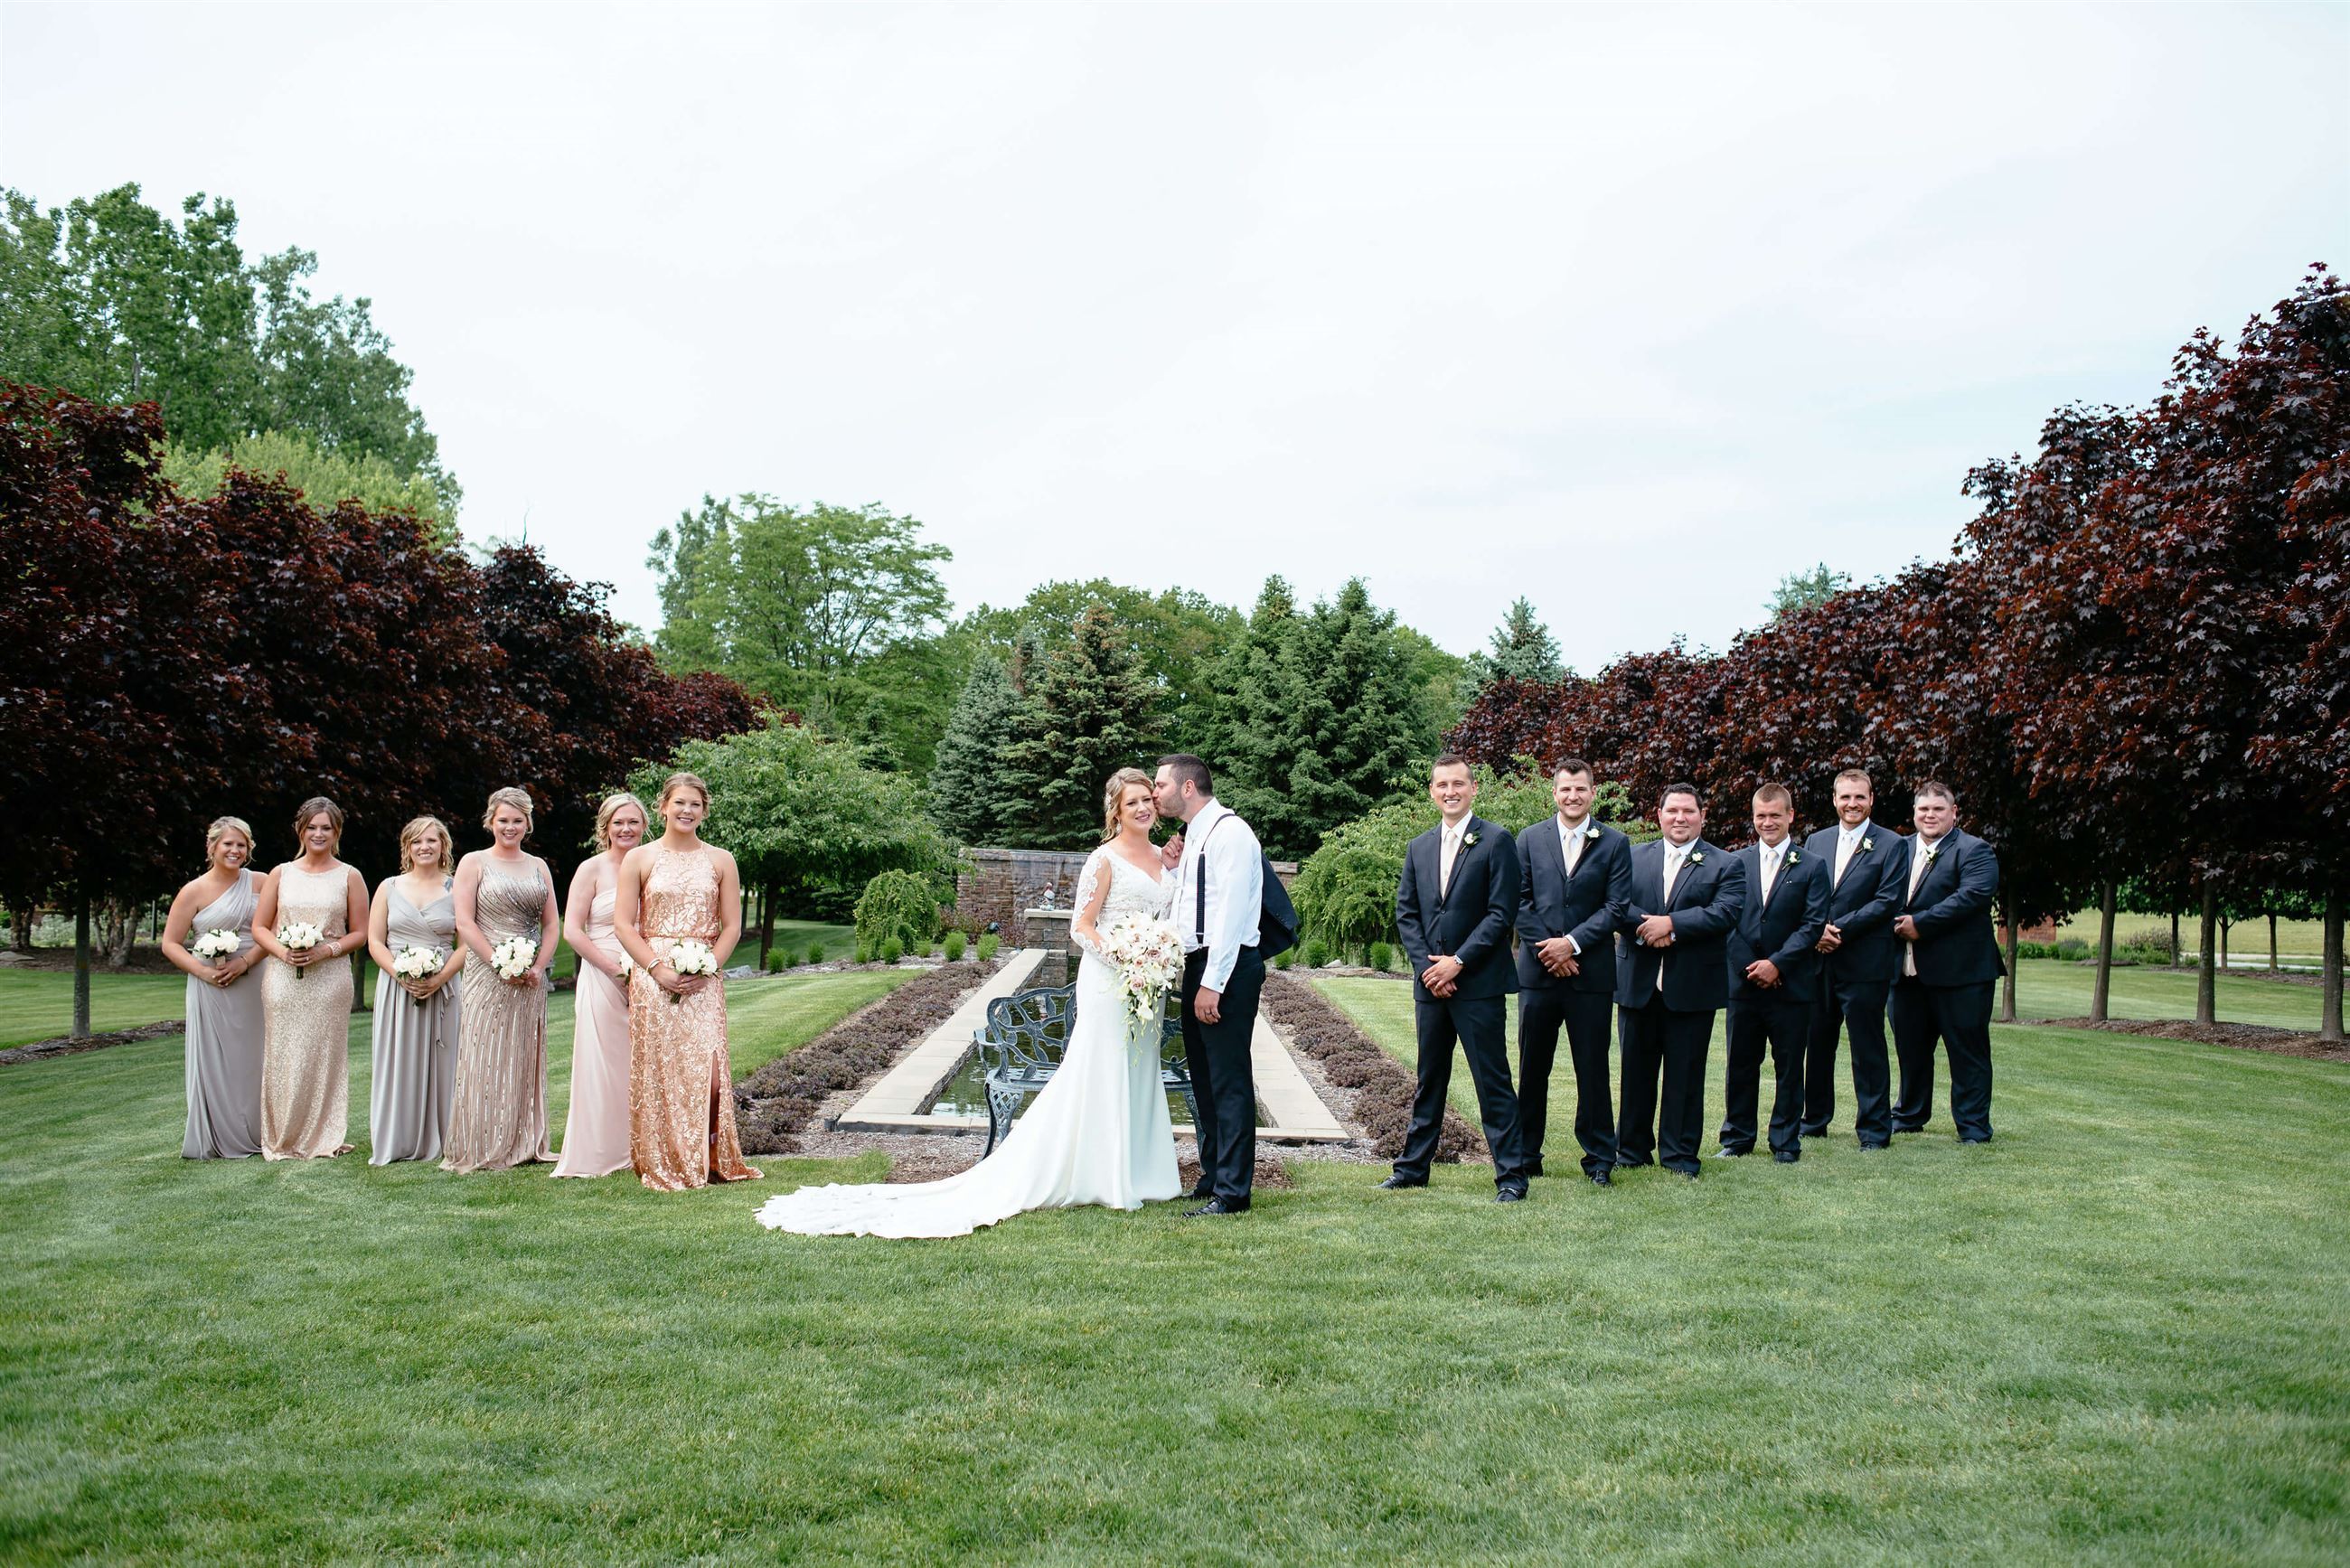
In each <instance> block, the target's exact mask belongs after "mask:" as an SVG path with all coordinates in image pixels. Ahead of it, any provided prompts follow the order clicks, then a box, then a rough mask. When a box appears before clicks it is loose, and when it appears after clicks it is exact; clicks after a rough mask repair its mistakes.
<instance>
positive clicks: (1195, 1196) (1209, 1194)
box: [1191, 1181, 1216, 1203]
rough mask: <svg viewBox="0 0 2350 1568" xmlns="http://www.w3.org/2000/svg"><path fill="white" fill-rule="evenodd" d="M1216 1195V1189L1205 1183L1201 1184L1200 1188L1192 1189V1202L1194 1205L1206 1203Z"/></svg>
mask: <svg viewBox="0 0 2350 1568" xmlns="http://www.w3.org/2000/svg"><path fill="white" fill-rule="evenodd" d="M1215 1195H1216V1189H1214V1188H1212V1187H1211V1186H1209V1185H1208V1184H1207V1183H1206V1182H1204V1181H1203V1182H1201V1183H1200V1185H1199V1186H1197V1187H1195V1188H1193V1189H1191V1201H1192V1202H1194V1203H1205V1202H1206V1201H1207V1200H1208V1199H1211V1198H1213V1197H1214V1196H1215Z"/></svg>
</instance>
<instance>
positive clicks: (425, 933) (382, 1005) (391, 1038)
mask: <svg viewBox="0 0 2350 1568" xmlns="http://www.w3.org/2000/svg"><path fill="white" fill-rule="evenodd" d="M383 929H384V937H385V940H386V943H387V945H388V946H390V949H391V950H392V951H393V953H395V954H397V953H398V952H399V951H400V949H402V948H431V949H432V950H435V951H437V952H438V953H440V954H441V956H442V961H444V962H446V961H452V960H453V959H454V958H455V956H456V952H457V898H456V895H455V894H454V893H453V892H452V891H451V890H450V885H449V884H448V883H447V882H445V881H444V882H442V885H441V896H440V897H439V898H435V899H433V900H432V902H431V903H429V904H427V905H425V907H424V908H422V909H418V908H417V907H416V906H415V905H414V904H411V903H410V902H409V900H408V891H407V889H406V888H402V887H401V886H400V881H399V879H398V878H394V879H393V881H392V884H391V886H390V888H389V889H388V890H387V891H386V892H385V894H384V910H383ZM464 983H465V977H464V975H463V974H462V973H461V974H459V975H458V977H457V978H456V979H455V980H452V981H449V982H448V983H447V984H446V985H443V986H442V988H441V989H440V990H438V991H436V992H433V993H432V995H431V996H429V997H427V998H426V999H425V1000H424V1001H422V1002H419V1001H417V1000H416V998H414V997H412V996H411V995H409V994H408V992H406V991H404V990H402V989H401V987H400V982H399V981H396V980H394V979H392V978H391V977H390V975H388V974H387V975H380V976H379V977H377V980H376V984H375V1044H374V1049H373V1052H372V1054H371V1055H370V1056H369V1061H370V1062H371V1063H372V1064H373V1066H374V1071H373V1073H372V1075H371V1078H370V1082H371V1084H372V1085H373V1086H372V1088H371V1089H370V1090H369V1100H368V1143H369V1149H368V1163H369V1165H390V1163H391V1162H392V1161H393V1160H395V1159H438V1158H441V1145H442V1141H443V1140H444V1139H446V1138H447V1137H448V1136H449V1102H450V1098H451V1096H452V1093H453V1091H454V1088H455V1082H456V1071H457V1028H458V1022H457V1021H458V1016H459V1009H458V1002H457V992H458V988H459V987H461V986H463V984H464Z"/></svg>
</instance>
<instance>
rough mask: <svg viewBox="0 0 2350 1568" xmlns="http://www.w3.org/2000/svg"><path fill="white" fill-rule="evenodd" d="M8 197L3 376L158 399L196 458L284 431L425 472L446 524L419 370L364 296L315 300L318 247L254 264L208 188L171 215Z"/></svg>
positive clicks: (2, 272)
mask: <svg viewBox="0 0 2350 1568" xmlns="http://www.w3.org/2000/svg"><path fill="white" fill-rule="evenodd" d="M0 201H5V218H0V379H9V380H15V381H20V382H28V383H35V384H39V385H44V386H51V387H57V388H62V389H70V390H72V391H75V392H77V393H78V394H80V395H82V396H84V397H88V398H91V399H93V400H99V401H102V402H115V403H124V404H129V403H136V402H140V401H143V400H151V401H153V402H155V403H156V404H157V405H158V406H159V409H160V411H161V417H162V424H163V429H164V431H165V433H166V434H168V435H169V436H170V437H171V438H172V440H173V441H175V442H177V443H179V444H181V445H182V446H184V447H186V448H188V449H189V450H190V451H191V452H197V453H204V452H226V451H229V450H230V449H232V448H234V446H235V445H236V443H238V442H239V441H244V440H247V439H250V438H252V437H255V436H258V435H261V434H263V433H264V432H265V431H280V432H284V433H286V434H288V435H299V436H302V437H304V438H306V439H307V441H309V442H310V443H311V444H312V445H313V446H315V447H317V449H318V450H319V451H320V452H328V453H333V454H335V455H338V456H340V457H344V458H348V459H351V460H354V461H357V460H360V459H365V458H370V457H371V458H374V459H377V460H379V461H380V462H384V463H386V464H388V465H389V466H390V468H391V470H392V472H394V473H395V474H396V475H398V476H399V477H400V479H402V480H408V479H416V478H421V479H422V480H424V481H425V482H426V483H428V484H429V485H431V487H432V491H433V493H434V495H435V497H436V509H435V515H437V516H438V517H440V518H441V519H442V520H443V521H446V522H452V523H453V521H454V519H455V517H456V515H457V508H458V504H459V501H460V499H461V497H462V492H461V490H460V488H459V486H458V484H457V482H456V480H455V478H454V477H453V476H452V475H451V474H450V473H449V472H447V471H446V470H444V469H443V468H442V466H441V459H440V446H439V442H438V441H436V439H435V438H434V437H433V435H432V431H430V430H429V429H427V428H426V426H425V423H424V417H423V415H422V414H421V413H419V412H418V411H417V410H416V409H415V407H414V406H413V405H412V404H411V403H410V402H409V400H408V391H409V384H410V382H411V379H412V373H411V371H410V370H409V369H408V368H407V367H406V366H404V365H402V364H400V362H399V361H398V360H397V359H395V358H392V353H391V343H390V339H389V338H387V337H385V336H384V335H383V334H382V332H380V330H378V329H377V327H376V326H375V323H374V321H373V319H372V318H371V317H370V316H369V310H370V308H371V302H370V301H369V300H367V299H363V298H362V299H355V300H350V301H348V302H346V301H345V300H344V299H343V298H342V297H341V296H336V297H335V298H333V299H330V300H327V301H324V302H321V301H318V300H316V299H313V298H312V297H311V296H310V293H309V290H308V287H307V284H306V282H305V280H306V279H307V278H308V277H309V276H310V275H312V274H313V273H315V272H316V270H317V257H316V256H315V255H313V254H310V253H309V252H307V251H302V250H298V249H289V250H286V251H284V252H282V253H280V254H276V255H274V256H265V257H263V258H261V259H260V260H259V261H257V262H252V263H248V262H247V261H246V260H245V257H244V252H243V251H242V250H241V249H240V248H239V246H238V244H237V239H236V229H237V218H236V209H235V207H234V205H233V204H232V203H231V202H227V201H225V200H221V199H214V200H213V201H212V202H210V203H209V204H207V202H206V200H205V198H204V197H203V196H202V195H195V196H191V197H189V198H188V199H187V200H186V201H185V202H182V204H181V221H180V222H179V223H177V224H174V223H172V222H171V221H170V220H169V219H167V218H165V217H164V216H162V215H161V213H157V212H156V211H155V210H154V209H153V208H151V207H150V206H148V205H147V204H146V203H145V202H143V201H142V200H140V190H139V187H138V186H136V185H121V186H118V187H116V188H115V189H113V190H111V191H108V192H103V193H101V194H99V195H98V196H94V197H88V198H85V199H82V200H78V201H75V202H69V203H68V204H67V205H66V206H65V207H63V208H51V209H49V210H48V211H47V212H46V213H44V212H42V211H41V210H40V208H39V207H38V206H37V205H36V203H35V202H33V200H32V199H31V198H30V197H28V196H26V195H25V194H23V193H21V192H16V191H9V192H5V193H0ZM333 499H341V497H334V498H333Z"/></svg>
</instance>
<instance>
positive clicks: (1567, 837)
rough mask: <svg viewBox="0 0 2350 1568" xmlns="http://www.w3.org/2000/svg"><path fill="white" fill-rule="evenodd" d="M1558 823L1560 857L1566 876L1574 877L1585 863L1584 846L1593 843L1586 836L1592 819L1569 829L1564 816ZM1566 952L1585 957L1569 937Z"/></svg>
mask: <svg viewBox="0 0 2350 1568" xmlns="http://www.w3.org/2000/svg"><path fill="white" fill-rule="evenodd" d="M1557 822H1558V857H1559V858H1560V859H1561V860H1562V861H1564V862H1565V865H1566V874H1567V875H1568V876H1570V877H1572V876H1574V875H1575V867H1577V866H1579V865H1581V864H1582V863H1583V846H1585V845H1586V844H1588V843H1590V842H1591V840H1590V839H1588V838H1586V837H1585V836H1584V829H1586V828H1587V827H1589V826H1591V818H1589V817H1588V816H1586V817H1585V818H1584V819H1583V820H1582V821H1581V822H1578V823H1576V824H1575V826H1573V827H1569V826H1567V825H1566V818H1565V817H1563V816H1562V817H1559V818H1558V819H1557ZM1560 934H1561V935H1565V932H1561V933H1560ZM1566 950H1567V951H1568V952H1571V953H1573V954H1574V955H1575V957H1577V958H1581V957H1582V956H1583V944H1582V943H1581V942H1578V941H1576V940H1575V939H1574V938H1573V937H1572V936H1567V938H1566Z"/></svg>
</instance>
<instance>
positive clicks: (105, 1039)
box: [0, 1018, 187, 1067]
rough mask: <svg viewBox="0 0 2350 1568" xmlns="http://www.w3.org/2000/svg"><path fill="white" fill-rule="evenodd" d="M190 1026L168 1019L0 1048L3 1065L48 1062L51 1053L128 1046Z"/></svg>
mask: <svg viewBox="0 0 2350 1568" xmlns="http://www.w3.org/2000/svg"><path fill="white" fill-rule="evenodd" d="M186 1028H187V1025H186V1024H185V1023H182V1022H181V1021H180V1020H179V1019H176V1018H172V1019H166V1020H165V1021H164V1022H162V1023H142V1024H140V1025H139V1027H138V1028H136V1029H116V1030H113V1031H110V1032H109V1033H104V1034H90V1035H85V1036H84V1037H83V1038H81V1039H79V1040H77V1039H75V1038H74V1037H73V1036H72V1035H70V1034H59V1035H57V1036H54V1037H53V1038H51V1039H47V1040H36V1041H34V1042H33V1043H32V1044H30V1045H19V1046H17V1047H16V1049H15V1050H13V1051H0V1067H15V1066H20V1065H22V1064H25V1063H26V1062H40V1061H45V1060H47V1058H49V1057H51V1056H70V1055H72V1054H75V1053H76V1052H78V1051H103V1050H105V1049H106V1048H107V1047H108V1046H109V1045H128V1044H130V1043H131V1042H132V1041H134V1040H157V1039H161V1037H162V1036H164V1035H166V1034H177V1033H181V1032H182V1030H184V1029H186Z"/></svg>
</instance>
